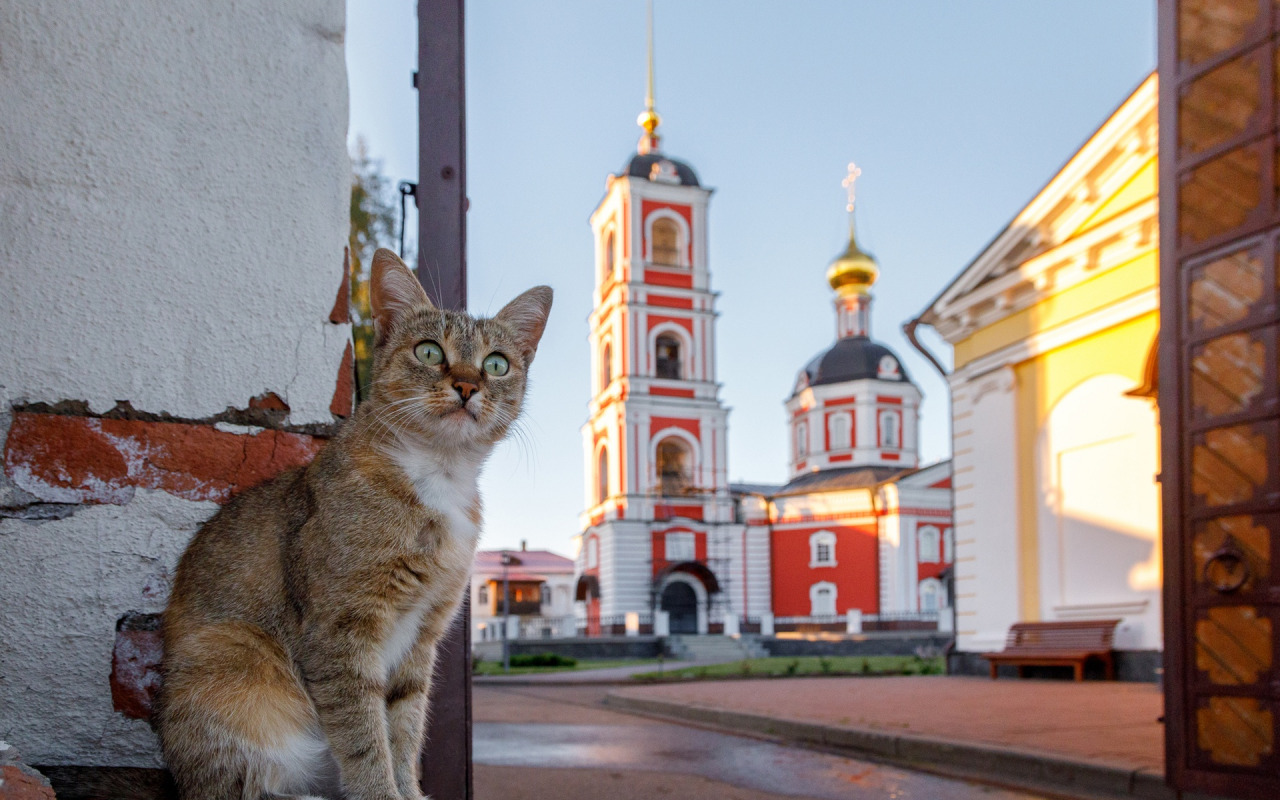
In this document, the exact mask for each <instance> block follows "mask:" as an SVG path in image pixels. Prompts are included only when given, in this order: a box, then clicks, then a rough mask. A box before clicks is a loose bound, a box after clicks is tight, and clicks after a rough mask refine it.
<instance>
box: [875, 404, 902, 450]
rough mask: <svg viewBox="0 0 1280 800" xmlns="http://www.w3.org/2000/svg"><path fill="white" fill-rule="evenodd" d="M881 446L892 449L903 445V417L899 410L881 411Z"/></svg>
mask: <svg viewBox="0 0 1280 800" xmlns="http://www.w3.org/2000/svg"><path fill="white" fill-rule="evenodd" d="M880 446H881V447H886V448H889V449H892V450H897V449H898V448H900V447H902V417H900V416H899V415H898V412H897V411H881V412H880Z"/></svg>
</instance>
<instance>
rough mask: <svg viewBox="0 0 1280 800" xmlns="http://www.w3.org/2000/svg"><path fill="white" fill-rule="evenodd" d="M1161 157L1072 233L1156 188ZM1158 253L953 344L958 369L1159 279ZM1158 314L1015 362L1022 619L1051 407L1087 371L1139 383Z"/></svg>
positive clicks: (1036, 592)
mask: <svg viewBox="0 0 1280 800" xmlns="http://www.w3.org/2000/svg"><path fill="white" fill-rule="evenodd" d="M1156 174H1157V169H1156V159H1155V158H1152V159H1151V160H1150V161H1149V162H1147V164H1146V165H1144V166H1143V167H1142V168H1141V169H1140V170H1139V171H1138V172H1137V173H1135V175H1134V176H1133V177H1132V178H1130V179H1129V180H1128V181H1127V182H1126V183H1125V184H1124V185H1123V186H1122V187H1120V188H1119V189H1118V190H1117V191H1116V192H1115V194H1113V195H1112V196H1111V197H1110V198H1109V199H1108V200H1107V201H1106V202H1104V203H1103V204H1102V205H1101V206H1100V207H1099V208H1098V209H1097V210H1096V211H1095V212H1094V213H1093V214H1091V215H1090V216H1089V217H1088V218H1087V219H1086V220H1085V221H1084V222H1083V223H1082V224H1081V225H1080V227H1079V228H1078V229H1077V230H1076V231H1075V232H1074V233H1073V236H1075V235H1079V234H1080V233H1082V232H1084V231H1087V230H1089V229H1090V228H1093V227H1095V226H1096V225H1098V224H1100V223H1101V222H1104V221H1106V220H1108V219H1110V218H1111V217H1113V216H1115V215H1116V214H1119V213H1122V212H1124V211H1126V210H1128V209H1130V208H1132V207H1133V206H1134V205H1135V204H1138V203H1141V202H1145V201H1147V200H1150V199H1151V198H1152V197H1154V196H1155V193H1156ZM1159 261H1160V259H1159V254H1158V252H1157V250H1156V249H1154V248H1153V249H1152V250H1150V251H1148V252H1146V253H1143V254H1142V255H1140V256H1138V257H1136V258H1134V259H1132V260H1130V261H1128V262H1125V263H1123V264H1120V265H1118V266H1115V267H1111V268H1109V269H1107V270H1105V271H1102V272H1099V274H1098V275H1096V276H1094V277H1092V278H1090V279H1088V280H1086V281H1083V282H1081V283H1077V284H1075V285H1073V286H1070V287H1067V288H1064V289H1062V290H1060V291H1057V292H1055V293H1053V294H1051V295H1050V296H1048V297H1046V298H1044V299H1042V300H1040V301H1039V302H1037V303H1036V304H1035V305H1033V306H1031V307H1029V308H1026V309H1023V310H1021V311H1018V312H1016V313H1014V314H1010V315H1009V316H1007V317H1005V318H1003V319H1001V320H998V321H997V322H994V323H992V324H990V325H987V326H985V327H982V328H979V329H977V330H975V331H974V332H973V333H972V334H970V335H969V337H968V338H966V339H963V340H961V341H959V342H957V343H956V344H955V346H954V353H955V368H956V369H962V368H963V367H964V366H965V365H966V364H968V363H969V362H971V361H974V360H975V359H978V358H982V357H983V356H987V355H989V354H991V353H995V352H997V351H999V350H1002V349H1004V348H1006V347H1009V346H1010V345H1015V344H1018V343H1020V342H1023V341H1025V340H1027V339H1030V338H1031V337H1034V336H1037V335H1039V334H1043V333H1045V332H1047V331H1049V330H1051V329H1053V328H1056V327H1058V326H1060V325H1063V324H1065V323H1069V322H1072V321H1073V320H1077V319H1080V318H1082V317H1085V316H1088V315H1089V314H1093V313H1095V312H1097V311H1101V310H1103V309H1106V308H1108V307H1110V306H1113V305H1114V304H1116V303H1118V302H1120V301H1123V300H1125V299H1128V298H1131V297H1133V296H1135V295H1138V294H1142V293H1144V292H1150V291H1152V290H1155V289H1157V288H1158V286H1159V266H1160V265H1159ZM1158 328H1159V313H1158V312H1154V311H1153V312H1150V313H1147V314H1144V315H1142V316H1140V317H1136V318H1134V319H1131V320H1129V321H1127V322H1124V323H1121V324H1119V325H1115V326H1113V327H1111V328H1108V329H1106V330H1103V331H1099V332H1097V333H1094V334H1092V335H1089V336H1086V337H1083V338H1080V339H1076V340H1074V341H1071V342H1069V343H1067V344H1065V345H1062V346H1061V347H1058V348H1057V349H1054V350H1051V351H1049V352H1047V353H1042V354H1040V355H1039V356H1036V357H1034V358H1031V359H1028V360H1026V361H1023V362H1021V363H1019V364H1016V365H1015V366H1014V373H1015V376H1016V383H1017V385H1016V389H1015V391H1016V393H1017V394H1016V400H1015V403H1016V409H1017V410H1016V417H1017V418H1016V420H1015V421H1014V430H1013V431H1011V433H1012V434H1013V435H1014V436H1016V442H1017V445H1016V449H1017V459H1018V473H1019V479H1018V486H1017V488H1016V491H1017V497H1018V517H1019V519H1018V541H1019V548H1018V556H1017V557H1018V567H1019V570H1018V572H1019V575H1021V576H1022V577H1021V581H1020V587H1019V604H1020V608H1019V618H1020V619H1024V620H1038V619H1040V609H1041V603H1040V586H1039V583H1040V552H1039V530H1038V528H1039V523H1038V519H1037V515H1038V513H1039V508H1040V505H1041V503H1040V498H1039V496H1038V492H1039V486H1038V485H1037V464H1036V458H1037V451H1036V448H1037V442H1038V441H1039V439H1040V433H1041V431H1042V430H1043V428H1044V426H1045V424H1046V423H1047V421H1048V417H1049V413H1050V412H1051V411H1052V410H1053V407H1054V406H1055V405H1056V404H1057V402H1058V401H1059V400H1061V399H1062V398H1063V397H1064V396H1065V395H1066V394H1067V393H1068V392H1070V391H1071V390H1072V389H1074V388H1075V387H1076V386H1078V385H1080V384H1081V383H1083V382H1084V381H1086V380H1088V379H1089V378H1092V377H1095V376H1098V375H1106V374H1115V375H1120V376H1123V377H1125V378H1127V379H1129V380H1131V381H1132V382H1133V386H1134V388H1137V387H1138V386H1140V385H1142V382H1143V378H1144V377H1145V370H1146V364H1147V357H1148V354H1149V353H1150V351H1151V347H1152V345H1153V344H1154V343H1155V337H1156V332H1157V330H1158Z"/></svg>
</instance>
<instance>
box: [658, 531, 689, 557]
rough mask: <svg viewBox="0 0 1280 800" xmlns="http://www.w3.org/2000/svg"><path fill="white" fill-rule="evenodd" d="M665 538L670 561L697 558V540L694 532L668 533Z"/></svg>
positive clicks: (667, 555)
mask: <svg viewBox="0 0 1280 800" xmlns="http://www.w3.org/2000/svg"><path fill="white" fill-rule="evenodd" d="M664 538H665V539H666V543H665V549H666V559H667V560H668V561H672V562H677V561H693V560H694V559H695V558H697V549H696V547H697V540H696V539H695V538H694V535H693V534H692V533H687V532H685V533H668V534H667V535H666V536H665V537H664Z"/></svg>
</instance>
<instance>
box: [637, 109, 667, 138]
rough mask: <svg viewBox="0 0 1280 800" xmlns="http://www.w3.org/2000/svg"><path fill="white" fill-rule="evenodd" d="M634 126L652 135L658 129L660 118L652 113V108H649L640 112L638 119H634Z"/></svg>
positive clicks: (655, 113)
mask: <svg viewBox="0 0 1280 800" xmlns="http://www.w3.org/2000/svg"><path fill="white" fill-rule="evenodd" d="M636 124H637V125H639V126H640V127H641V128H644V129H645V131H646V132H648V133H649V134H650V135H652V134H653V132H654V131H656V130H657V129H658V126H659V125H661V124H662V117H660V116H658V112H656V111H654V110H653V107H652V106H650V107H649V108H646V109H645V110H644V111H642V112H640V116H639V117H636Z"/></svg>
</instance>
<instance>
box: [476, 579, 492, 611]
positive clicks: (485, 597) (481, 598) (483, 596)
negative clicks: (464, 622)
mask: <svg viewBox="0 0 1280 800" xmlns="http://www.w3.org/2000/svg"><path fill="white" fill-rule="evenodd" d="M476 603H477V605H481V606H487V605H489V584H487V583H482V584H480V587H479V588H478V589H477V590H476Z"/></svg>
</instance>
